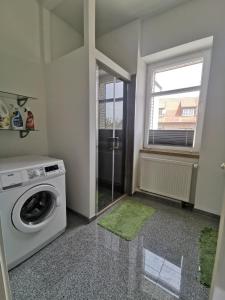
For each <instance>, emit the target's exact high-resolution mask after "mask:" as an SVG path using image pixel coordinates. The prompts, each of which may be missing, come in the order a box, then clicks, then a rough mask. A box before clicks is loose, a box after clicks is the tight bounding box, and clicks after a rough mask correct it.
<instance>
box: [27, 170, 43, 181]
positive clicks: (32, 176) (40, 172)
mask: <svg viewBox="0 0 225 300" xmlns="http://www.w3.org/2000/svg"><path fill="white" fill-rule="evenodd" d="M27 174H28V178H29V179H35V178H38V177H43V176H45V171H44V168H43V167H40V168H35V169H29V170H27Z"/></svg>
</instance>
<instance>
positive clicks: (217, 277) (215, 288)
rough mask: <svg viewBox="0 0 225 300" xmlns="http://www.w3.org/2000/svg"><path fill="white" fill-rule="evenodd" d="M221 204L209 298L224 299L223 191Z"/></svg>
mask: <svg viewBox="0 0 225 300" xmlns="http://www.w3.org/2000/svg"><path fill="white" fill-rule="evenodd" d="M222 206H223V208H222V212H221V218H220V226H219V236H218V241H217V250H216V258H215V264H214V270H213V278H212V284H211V290H210V297H209V299H210V300H224V299H225V256H224V253H225V193H224V196H223V205H222Z"/></svg>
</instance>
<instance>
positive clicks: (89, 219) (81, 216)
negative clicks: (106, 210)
mask: <svg viewBox="0 0 225 300" xmlns="http://www.w3.org/2000/svg"><path fill="white" fill-rule="evenodd" d="M66 209H67V210H69V211H71V212H72V213H73V214H75V215H77V216H78V217H80V218H82V219H83V220H84V221H85V222H86V223H87V224H89V223H91V222H92V221H94V220H95V219H96V218H97V216H94V217H92V218H88V217H86V216H84V215H82V214H80V213H79V212H77V211H75V210H73V209H71V208H69V207H67V208H66Z"/></svg>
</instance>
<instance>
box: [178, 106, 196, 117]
mask: <svg viewBox="0 0 225 300" xmlns="http://www.w3.org/2000/svg"><path fill="white" fill-rule="evenodd" d="M195 113H196V108H195V107H185V108H182V113H181V115H182V116H183V117H194V116H195Z"/></svg>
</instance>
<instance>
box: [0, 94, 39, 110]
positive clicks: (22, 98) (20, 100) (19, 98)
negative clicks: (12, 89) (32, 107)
mask: <svg viewBox="0 0 225 300" xmlns="http://www.w3.org/2000/svg"><path fill="white" fill-rule="evenodd" d="M0 98H4V99H5V100H6V99H7V98H8V99H11V100H16V102H17V104H18V106H20V107H23V106H24V105H25V104H26V103H27V101H28V100H37V98H35V97H30V96H24V95H20V94H15V93H9V92H3V91H0Z"/></svg>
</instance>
